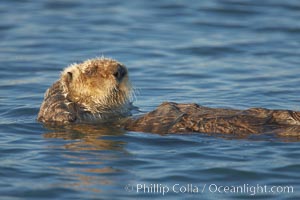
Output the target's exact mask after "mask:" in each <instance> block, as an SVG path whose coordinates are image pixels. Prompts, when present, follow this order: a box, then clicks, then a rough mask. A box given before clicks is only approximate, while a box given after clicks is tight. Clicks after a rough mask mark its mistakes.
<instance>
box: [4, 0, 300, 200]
mask: <svg viewBox="0 0 300 200" xmlns="http://www.w3.org/2000/svg"><path fill="white" fill-rule="evenodd" d="M0 18H1V21H0V41H1V42H0V77H1V79H0V135H1V138H2V139H1V141H0V143H1V145H0V158H1V159H0V197H1V199H7V200H19V199H134V198H136V199H252V198H256V199H297V198H299V196H300V192H299V190H300V188H299V185H300V184H299V178H300V176H299V172H300V171H299V169H300V162H299V153H300V149H299V143H298V139H297V138H276V137H274V136H271V135H264V136H257V137H250V138H230V137H223V136H222V135H205V134H185V135H156V134H149V133H138V132H125V131H122V130H118V129H116V128H114V127H101V126H83V125H81V126H76V127H73V128H72V129H71V128H65V129H57V130H53V129H48V128H46V127H43V126H42V125H41V124H39V123H37V122H36V120H35V119H36V116H37V113H38V110H39V106H40V103H41V102H42V100H43V94H44V92H45V90H46V89H47V88H48V87H49V86H50V85H51V84H52V83H53V82H54V81H55V80H57V79H58V76H59V73H60V71H61V70H62V69H63V68H64V67H66V66H67V65H69V64H71V63H73V62H80V61H83V60H85V59H88V58H93V57H97V56H102V55H104V56H108V57H112V58H115V59H117V60H119V61H121V62H123V63H124V64H126V65H127V67H128V69H129V73H130V77H131V80H132V82H133V85H134V86H135V88H136V89H137V90H138V94H137V99H136V101H135V102H134V103H135V105H136V106H138V107H139V108H140V109H141V110H142V111H144V112H147V111H150V110H152V109H154V108H155V107H156V106H158V105H159V104H160V103H161V102H163V101H176V102H182V103H183V102H195V103H198V104H201V105H203V106H211V107H222V108H224V107H225V108H236V109H247V108H250V107H266V108H270V109H292V110H300V107H299V97H300V95H299V94H300V89H299V87H298V86H299V85H300V78H299V77H300V68H299V66H300V23H299V21H300V3H299V1H297V0H287V1H281V0H272V1H260V0H251V1H250V0H249V1H248V0H246V1H244V0H203V1H168V0H163V1H138V0H135V1H121V0H103V1H99V2H97V3H96V2H93V3H89V2H85V1H81V0H74V1H68V0H64V1H50V0H48V1H47V0H45V1H38V2H37V1H31V0H26V1H17V0H4V1H2V2H1V4H0ZM139 184H145V185H146V186H149V187H151V184H152V186H154V184H158V186H159V187H160V188H162V187H165V188H166V187H169V188H172V187H173V186H174V185H175V191H170V192H168V193H166V194H165V195H164V196H163V194H162V193H161V192H156V193H155V192H151V191H150V190H149V192H147V191H146V192H144V191H142V190H139V192H137V186H139ZM176 184H178V185H176ZM188 185H189V186H191V185H193V186H195V187H198V188H199V191H198V193H196V192H194V193H193V192H187V191H186V192H179V193H176V191H177V192H178V187H179V186H180V187H182V186H183V187H186V188H188V187H189V186H188ZM214 185H218V186H239V185H241V186H244V185H245V186H246V188H247V187H248V188H250V187H251V186H253V187H254V186H257V185H259V186H264V185H266V186H268V187H271V186H280V187H281V186H282V187H283V186H292V187H293V192H290V193H287V192H281V193H271V192H261V193H259V194H254V193H253V192H251V191H248V192H244V193H241V192H239V193H233V192H229V193H219V192H213V191H209V186H211V187H210V189H211V190H213V189H214V188H213V187H214ZM204 186H205V187H204ZM195 187H192V188H195ZM203 188H204V190H203V192H202V189H203ZM249 190H250V189H249Z"/></svg>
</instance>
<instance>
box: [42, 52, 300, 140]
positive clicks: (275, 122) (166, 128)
mask: <svg viewBox="0 0 300 200" xmlns="http://www.w3.org/2000/svg"><path fill="white" fill-rule="evenodd" d="M131 97H132V87H131V83H130V80H129V76H128V70H127V68H126V66H125V65H124V64H122V63H120V62H118V61H116V60H113V59H109V58H104V57H101V58H95V59H90V60H87V61H84V62H82V63H75V64H72V65H70V66H69V67H67V68H66V69H65V70H64V71H63V72H62V73H61V76H60V79H59V80H58V81H56V82H55V83H54V84H53V85H52V86H51V87H50V88H49V89H48V90H47V91H46V93H45V97H44V101H43V103H42V105H41V107H40V111H39V114H38V118H37V120H38V121H40V122H43V123H44V124H46V125H61V124H73V123H107V122H113V123H115V124H118V126H120V127H123V128H124V129H126V130H131V131H141V132H152V133H191V132H200V133H223V134H235V135H241V134H242V135H248V134H260V133H276V134H279V135H284V136H297V137H298V136H300V112H296V111H290V110H269V109H264V108H252V109H248V110H234V109H219V108H218V109H216V108H208V107H203V106H200V105H198V104H177V103H173V102H165V103H162V104H161V105H160V106H159V107H158V108H157V109H156V110H154V111H152V112H149V113H147V114H144V115H141V116H134V117H132V116H131V112H130V111H131V108H132V107H133V106H132V102H131V100H132V98H131Z"/></svg>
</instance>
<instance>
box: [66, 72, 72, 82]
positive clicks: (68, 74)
mask: <svg viewBox="0 0 300 200" xmlns="http://www.w3.org/2000/svg"><path fill="white" fill-rule="evenodd" d="M72 79H73V74H72V72H67V81H68V82H71V81H72Z"/></svg>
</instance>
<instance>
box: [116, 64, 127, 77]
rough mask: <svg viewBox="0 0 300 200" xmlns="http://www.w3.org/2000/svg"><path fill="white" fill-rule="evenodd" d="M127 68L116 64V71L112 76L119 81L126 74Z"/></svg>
mask: <svg viewBox="0 0 300 200" xmlns="http://www.w3.org/2000/svg"><path fill="white" fill-rule="evenodd" d="M126 73H127V70H126V68H125V67H124V66H121V65H118V67H117V70H116V72H115V73H114V76H115V77H116V79H117V80H118V81H121V80H122V78H124V76H125V75H126Z"/></svg>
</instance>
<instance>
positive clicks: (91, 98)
mask: <svg viewBox="0 0 300 200" xmlns="http://www.w3.org/2000/svg"><path fill="white" fill-rule="evenodd" d="M60 82H61V84H62V87H63V93H64V95H65V97H66V98H67V99H68V100H69V101H71V102H73V103H75V104H77V105H78V106H79V107H80V108H82V109H83V110H85V111H88V112H91V113H92V114H97V113H103V114H105V113H111V112H116V113H122V112H128V107H129V103H130V97H131V85H130V82H129V78H128V72H127V69H126V67H125V66H124V65H123V64H121V63H119V62H117V61H116V60H112V59H108V58H96V59H92V60H87V61H85V62H83V63H79V64H72V65H71V66H69V67H67V68H66V69H65V70H64V71H63V72H62V75H61V79H60Z"/></svg>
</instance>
